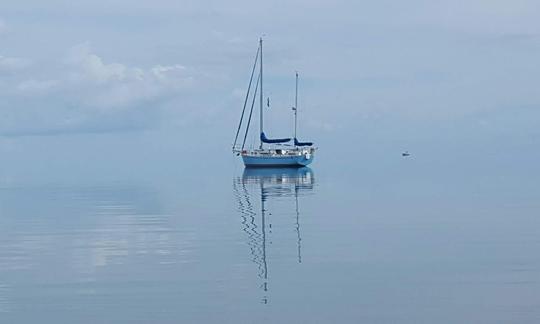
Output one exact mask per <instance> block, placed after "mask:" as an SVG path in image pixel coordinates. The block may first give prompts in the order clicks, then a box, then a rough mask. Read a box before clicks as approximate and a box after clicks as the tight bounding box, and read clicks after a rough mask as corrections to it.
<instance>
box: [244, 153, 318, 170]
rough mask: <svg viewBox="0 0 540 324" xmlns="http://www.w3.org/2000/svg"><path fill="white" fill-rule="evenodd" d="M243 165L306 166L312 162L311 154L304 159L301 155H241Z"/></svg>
mask: <svg viewBox="0 0 540 324" xmlns="http://www.w3.org/2000/svg"><path fill="white" fill-rule="evenodd" d="M242 159H243V160H244V165H245V166H249V167H282V166H306V165H308V164H310V163H311V162H313V155H312V156H311V157H310V158H309V159H306V158H305V157H304V156H303V155H302V156H275V157H271V156H242Z"/></svg>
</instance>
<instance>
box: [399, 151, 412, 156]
mask: <svg viewBox="0 0 540 324" xmlns="http://www.w3.org/2000/svg"><path fill="white" fill-rule="evenodd" d="M410 155H411V153H409V151H405V152H403V153H401V156H403V157H407V156H410Z"/></svg>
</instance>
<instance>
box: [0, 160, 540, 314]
mask: <svg viewBox="0 0 540 324" xmlns="http://www.w3.org/2000/svg"><path fill="white" fill-rule="evenodd" d="M321 155H322V156H319V157H318V159H319V160H318V161H316V162H315V163H314V164H313V166H312V167H311V168H303V169H298V170H272V169H270V170H262V171H257V170H244V169H243V167H241V166H240V165H239V164H238V163H237V162H238V161H227V162H226V163H222V164H221V163H217V162H216V163H215V164H212V165H208V164H204V163H203V164H202V165H197V164H196V163H192V164H190V165H188V166H186V167H183V168H178V167H177V165H178V164H176V162H178V163H180V161H181V159H178V160H175V161H173V162H174V163H172V162H171V163H168V164H166V165H164V166H159V163H156V161H154V160H152V161H150V162H151V164H152V165H153V166H154V169H152V170H150V171H149V170H148V169H147V170H142V171H141V170H138V166H141V165H143V164H144V162H137V163H136V164H135V166H131V167H127V170H126V168H121V167H119V165H121V164H122V163H117V164H118V165H116V166H114V167H110V168H107V167H101V168H100V167H93V169H92V168H91V170H87V171H88V175H86V176H84V175H81V174H83V173H85V172H83V171H81V170H84V169H85V168H84V163H83V162H82V161H80V162H81V163H80V165H81V166H79V167H75V166H73V164H72V168H73V171H72V172H71V175H70V171H65V172H61V171H60V170H62V169H64V167H65V165H64V164H62V163H61V162H55V163H52V162H51V163H52V166H47V167H43V170H41V171H43V172H37V171H36V172H35V174H34V173H32V172H31V170H28V172H29V173H30V174H27V172H25V171H24V166H21V167H20V168H21V169H13V170H9V171H5V172H4V173H3V174H2V175H3V182H2V186H0V322H2V323H137V322H139V323H152V322H154V323H190V322H194V323H198V322H200V323H208V322H219V323H328V322H339V323H511V322H512V323H538V322H540V285H539V283H540V254H539V251H540V220H539V218H538V216H539V213H538V212H539V211H540V202H539V201H540V200H539V198H540V195H539V190H538V189H537V187H536V186H537V183H538V182H537V180H538V178H537V175H536V174H533V173H527V172H518V171H516V170H519V167H518V166H519V163H515V164H513V162H512V161H510V162H508V161H506V162H505V161H502V160H501V161H498V162H497V163H496V164H495V165H494V164H493V163H490V164H476V166H475V164H473V165H471V164H470V163H463V164H462V165H455V164H453V162H447V163H446V164H445V163H444V162H441V163H439V164H436V163H433V161H426V160H425V158H422V157H421V156H413V157H412V158H410V159H402V158H401V157H400V156H399V155H397V154H396V155H395V156H394V155H391V156H390V155H389V156H378V157H372V158H370V159H368V160H367V161H364V162H365V163H364V164H363V165H349V166H340V165H339V164H338V163H335V161H331V157H330V156H327V157H326V163H325V162H324V161H325V157H324V154H321ZM164 160H165V159H164ZM384 161H386V162H384ZM441 161H442V160H441ZM150 162H149V163H150ZM111 163H113V164H114V163H115V162H111ZM103 165H107V163H103ZM486 165H489V167H486ZM49 167H50V168H52V169H53V170H52V171H50V172H52V173H53V174H63V176H62V177H56V176H54V175H53V176H50V175H49V176H46V174H47V170H48V169H50V168H49ZM54 168H57V169H54ZM78 168H79V169H78ZM46 169H47V170H46ZM21 170H22V171H21ZM513 170H514V171H513ZM66 173H67V175H66ZM118 174H120V175H118ZM113 175H115V176H113Z"/></svg>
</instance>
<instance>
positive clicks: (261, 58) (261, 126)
mask: <svg viewBox="0 0 540 324" xmlns="http://www.w3.org/2000/svg"><path fill="white" fill-rule="evenodd" d="M262 44H263V40H262V37H261V38H260V39H259V50H260V52H261V56H260V57H259V59H260V63H261V64H260V69H261V71H260V72H259V77H260V81H261V92H260V93H259V95H260V100H259V101H260V102H259V104H260V107H259V109H260V112H259V119H260V120H259V128H260V132H259V140H260V144H259V148H260V149H262V148H263V142H262V138H261V135H262V133H263V97H264V94H263V46H262Z"/></svg>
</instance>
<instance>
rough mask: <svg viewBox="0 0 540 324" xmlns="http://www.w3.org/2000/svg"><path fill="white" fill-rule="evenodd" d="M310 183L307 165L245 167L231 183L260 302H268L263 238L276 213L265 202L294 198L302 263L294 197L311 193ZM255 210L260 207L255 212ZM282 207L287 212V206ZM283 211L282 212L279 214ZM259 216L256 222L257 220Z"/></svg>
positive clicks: (299, 256) (311, 177)
mask: <svg viewBox="0 0 540 324" xmlns="http://www.w3.org/2000/svg"><path fill="white" fill-rule="evenodd" d="M314 182H315V177H314V174H313V171H312V170H311V169H310V168H308V167H303V168H264V169H258V168H256V169H252V168H246V169H244V173H243V174H242V177H238V178H236V179H235V181H234V182H233V189H234V193H235V196H236V198H237V201H238V211H239V212H240V216H241V219H242V230H243V231H244V232H245V233H246V234H247V236H248V245H249V247H250V249H251V256H252V261H253V262H254V263H255V264H257V268H258V276H259V278H260V279H261V280H262V284H261V288H262V290H263V291H264V296H263V298H262V302H263V303H265V304H266V303H268V295H267V293H268V262H267V241H268V235H270V234H271V233H272V224H271V222H270V221H269V217H270V216H277V215H279V214H278V213H277V212H276V213H274V214H272V211H271V210H269V209H268V204H270V203H272V202H277V201H278V200H279V201H284V202H285V203H287V204H288V203H290V200H291V199H294V204H295V209H294V213H293V214H294V217H295V223H294V228H295V231H296V245H297V261H298V263H302V254H301V252H302V251H301V241H302V238H301V236H300V210H299V206H298V200H299V197H302V196H303V195H306V194H309V193H311V192H312V190H313V186H314ZM259 192H260V196H259V194H258V193H259ZM259 201H260V204H259ZM258 210H260V214H259V215H258V213H257V211H258ZM286 210H287V211H290V210H291V209H286ZM287 213H288V212H283V214H287ZM280 214H281V213H280ZM259 217H260V222H259V221H258V219H259ZM270 243H271V241H270Z"/></svg>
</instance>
